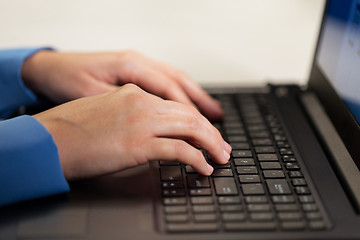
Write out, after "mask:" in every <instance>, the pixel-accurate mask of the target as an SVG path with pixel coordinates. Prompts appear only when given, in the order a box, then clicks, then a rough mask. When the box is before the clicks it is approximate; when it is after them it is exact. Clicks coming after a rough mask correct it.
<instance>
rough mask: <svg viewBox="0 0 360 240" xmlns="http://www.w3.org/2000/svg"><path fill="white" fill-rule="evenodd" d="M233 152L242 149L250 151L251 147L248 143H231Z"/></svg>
mask: <svg viewBox="0 0 360 240" xmlns="http://www.w3.org/2000/svg"><path fill="white" fill-rule="evenodd" d="M230 145H231V147H232V149H233V150H242V149H250V145H249V144H248V143H237V142H234V143H230Z"/></svg>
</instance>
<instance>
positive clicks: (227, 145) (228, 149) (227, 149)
mask: <svg viewBox="0 0 360 240" xmlns="http://www.w3.org/2000/svg"><path fill="white" fill-rule="evenodd" d="M224 145H225V150H226V151H227V152H228V153H229V154H230V153H231V150H232V147H231V145H230V144H229V143H227V142H225V141H224Z"/></svg>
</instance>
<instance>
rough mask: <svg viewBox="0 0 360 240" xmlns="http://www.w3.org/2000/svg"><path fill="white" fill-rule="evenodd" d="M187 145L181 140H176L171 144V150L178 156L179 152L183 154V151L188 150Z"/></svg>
mask: <svg viewBox="0 0 360 240" xmlns="http://www.w3.org/2000/svg"><path fill="white" fill-rule="evenodd" d="M187 148H188V147H187V145H186V143H185V142H183V141H176V142H175V143H174V145H173V151H174V153H175V154H176V155H177V156H178V155H180V154H184V152H185V151H188V149H187Z"/></svg>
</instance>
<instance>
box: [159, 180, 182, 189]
mask: <svg viewBox="0 0 360 240" xmlns="http://www.w3.org/2000/svg"><path fill="white" fill-rule="evenodd" d="M161 187H162V188H184V184H183V183H182V182H180V181H176V182H162V183H161Z"/></svg>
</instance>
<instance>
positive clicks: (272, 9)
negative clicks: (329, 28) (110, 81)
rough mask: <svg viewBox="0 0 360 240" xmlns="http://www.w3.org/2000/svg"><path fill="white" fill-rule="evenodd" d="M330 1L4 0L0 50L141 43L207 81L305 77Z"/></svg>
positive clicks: (153, 53) (146, 49)
mask: <svg viewBox="0 0 360 240" xmlns="http://www.w3.org/2000/svg"><path fill="white" fill-rule="evenodd" d="M323 5H324V0H251V1H250V0H248V1H245V0H127V1H125V0H101V1H100V0H91V1H90V0H88V1H86V0H31V1H28V0H0V48H6V47H17V46H38V45H51V46H54V47H56V48H58V49H59V50H65V51H69V50H77V51H99V50H121V49H136V50H139V51H141V52H143V53H145V54H147V55H150V56H152V57H154V58H157V59H160V60H163V61H167V62H170V63H171V64H173V65H175V66H177V67H179V68H182V69H183V70H185V71H186V72H188V73H189V74H190V75H191V76H192V77H193V78H194V79H195V80H196V81H198V82H200V83H202V84H209V83H210V84H211V83H215V84H216V83H222V82H228V83H235V82H238V81H240V80H241V81H242V83H249V82H250V83H262V82H264V80H266V79H276V81H278V82H282V81H296V82H298V83H304V82H305V80H306V78H307V77H308V74H309V70H310V65H311V61H312V55H313V49H314V46H315V45H314V44H315V41H316V38H317V31H318V28H319V24H320V20H321V14H322V8H323Z"/></svg>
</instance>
